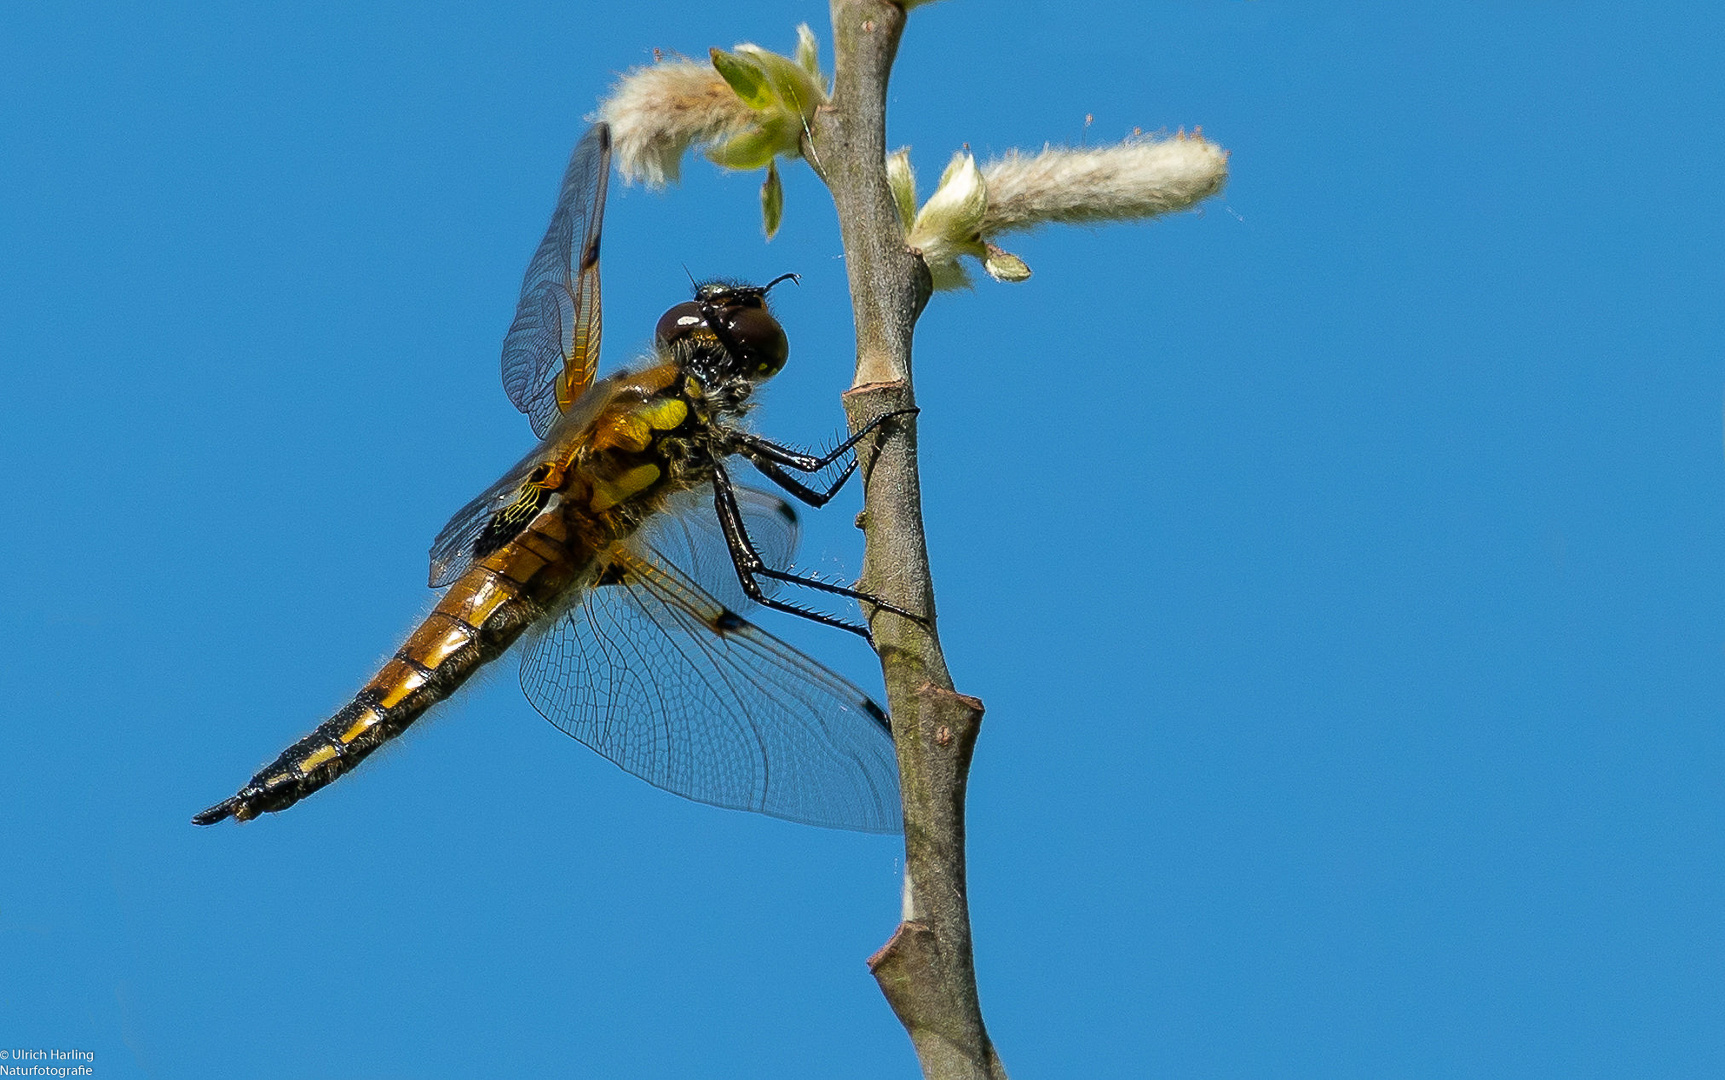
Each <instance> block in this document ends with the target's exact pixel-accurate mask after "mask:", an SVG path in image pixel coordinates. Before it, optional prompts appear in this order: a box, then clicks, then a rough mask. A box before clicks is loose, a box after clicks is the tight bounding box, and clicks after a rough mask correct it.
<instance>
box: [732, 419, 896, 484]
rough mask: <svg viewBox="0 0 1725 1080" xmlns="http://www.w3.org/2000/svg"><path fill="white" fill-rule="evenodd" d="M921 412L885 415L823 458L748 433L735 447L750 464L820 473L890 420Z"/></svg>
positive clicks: (737, 437) (737, 436)
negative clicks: (764, 464) (763, 462)
mask: <svg viewBox="0 0 1725 1080" xmlns="http://www.w3.org/2000/svg"><path fill="white" fill-rule="evenodd" d="M921 411H922V410H921V409H895V410H894V411H892V412H889V413H883V414H881V415H880V416H877V417H875V418H874V419H873V420H870V421H869V422H868V423H867V424H865V425H864V426H863V429H862V430H861V431H859V432H857V433H856V434H855V435H852V436H851V437H850V438H848V439H846V440H845V441H844V442H842V443H839V444H838V445H837V446H835V447H833V448H832V449H831V450H829V451H827V452H826V453H825V454H822V455H820V456H819V457H817V456H815V455H814V454H805V453H803V452H802V451H800V450H792V449H791V448H790V447H788V446H780V445H779V444H778V443H776V442H773V441H772V440H771V439H763V438H761V437H760V436H759V435H756V434H754V433H752V432H748V431H739V432H736V433H735V434H734V435H733V438H734V439H735V444H736V446H737V453H739V454H742V455H743V456H744V457H746V458H748V459H749V460H750V461H753V462H754V463H755V464H756V465H759V464H760V463H761V462H762V461H763V460H765V461H770V462H772V463H773V464H775V465H784V466H787V467H789V468H792V469H795V470H797V471H798V472H806V473H813V472H820V471H821V470H822V469H824V468H826V467H827V466H828V465H831V464H832V463H833V462H835V461H837V460H838V459H839V458H841V457H843V456H844V455H845V454H846V453H848V452H849V451H850V449H851V448H852V447H854V446H855V445H856V444H857V443H859V442H862V441H863V440H864V439H866V438H868V436H869V435H870V433H872V432H873V431H874V430H875V429H876V428H878V427H880V426H881V425H882V424H884V423H886V422H887V421H888V420H891V419H892V418H893V417H895V416H910V415H913V414H915V413H919V412H921ZM763 471H764V470H763ZM846 475H847V476H848V475H849V474H848V473H847V474H846ZM842 482H843V481H841V483H842ZM834 490H837V488H836V487H835V489H834Z"/></svg>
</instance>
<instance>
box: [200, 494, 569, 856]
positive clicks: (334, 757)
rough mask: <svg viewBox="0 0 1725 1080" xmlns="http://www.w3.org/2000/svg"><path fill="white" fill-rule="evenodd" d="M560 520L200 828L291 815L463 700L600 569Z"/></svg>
mask: <svg viewBox="0 0 1725 1080" xmlns="http://www.w3.org/2000/svg"><path fill="white" fill-rule="evenodd" d="M593 562H594V556H593V554H592V551H591V548H590V547H588V545H586V544H585V543H583V542H581V541H580V540H578V539H575V540H572V539H571V538H570V537H569V535H568V532H567V529H566V527H565V526H564V523H563V521H562V518H561V516H560V515H558V514H555V513H547V514H542V515H541V516H540V517H539V519H538V520H536V521H535V522H533V524H532V525H530V526H529V527H528V528H527V529H525V530H523V531H522V532H521V533H520V534H519V535H518V536H517V537H516V538H515V539H514V540H512V541H510V542H509V543H508V544H505V545H504V546H503V547H502V548H500V549H499V550H497V551H495V552H493V553H491V554H490V555H488V556H487V557H486V558H484V559H483V560H481V561H479V562H477V563H475V564H474V565H473V566H472V567H471V568H470V569H469V570H468V571H467V573H465V574H463V575H462V576H461V577H460V578H459V579H458V580H457V581H456V582H455V583H454V584H453V585H451V586H450V587H449V591H448V592H446V593H444V594H443V596H442V597H441V598H440V599H439V600H438V602H437V606H436V607H435V608H433V609H432V611H431V614H429V615H427V616H426V618H425V621H424V622H422V623H420V624H419V626H418V627H417V628H416V629H415V630H414V631H413V633H412V634H410V635H409V636H408V639H407V641H406V642H405V643H404V644H403V645H402V646H401V648H400V649H399V650H397V651H396V654H395V655H394V656H393V657H391V658H390V659H389V660H388V661H386V662H385V663H384V665H383V667H382V668H380V669H379V670H378V672H377V674H376V675H374V676H373V677H372V679H371V681H370V682H368V683H366V684H365V687H364V688H363V689H361V690H360V691H359V693H358V694H356V695H354V698H353V700H352V701H351V702H349V703H348V704H347V705H346V706H345V707H343V708H342V709H341V711H339V712H337V713H336V714H335V715H334V716H332V717H331V718H330V719H328V720H326V721H324V722H323V723H322V724H320V725H318V728H317V730H315V731H313V732H312V733H311V734H310V735H307V736H306V737H305V738H303V739H301V740H300V741H299V742H297V743H294V744H293V745H292V746H290V747H288V748H287V750H285V751H283V752H282V754H281V756H279V757H278V758H276V760H275V761H273V762H271V763H270V764H269V765H267V766H265V767H264V768H263V769H261V770H259V771H258V773H257V775H256V776H253V777H252V779H251V782H250V783H248V784H247V785H246V786H245V787H244V788H241V789H240V791H239V793H238V794H236V795H234V796H233V797H232V798H230V799H227V800H224V801H223V802H220V803H218V804H216V805H215V806H212V807H210V808H209V809H208V810H205V811H204V812H203V813H201V814H199V815H197V816H196V817H194V818H193V819H192V820H193V821H194V822H195V823H197V824H199V825H213V824H215V823H216V822H218V821H221V820H222V819H223V818H227V817H233V818H235V819H237V820H239V821H249V820H250V819H252V818H255V817H257V816H258V815H259V814H262V813H266V812H274V811H278V810H285V809H287V808H288V807H290V806H292V805H293V804H294V803H296V802H299V801H300V800H301V799H303V798H305V797H306V796H307V795H310V794H311V793H312V792H314V791H317V790H318V789H319V788H322V787H324V786H325V785H327V784H329V783H331V782H332V781H334V780H335V779H336V778H338V777H340V776H342V775H343V774H344V773H347V772H349V771H351V770H352V769H353V768H354V767H355V766H357V765H358V764H359V763H360V762H361V761H363V760H365V758H366V757H368V756H369V755H370V754H371V752H372V751H374V750H376V749H377V748H378V747H379V746H382V745H383V744H384V743H386V742H388V741H389V740H390V739H393V738H395V737H396V736H397V735H400V734H401V733H402V732H403V731H406V730H407V728H408V727H409V725H411V724H412V723H413V722H414V721H415V720H417V719H419V718H420V716H422V715H424V713H425V711H426V710H427V709H429V708H431V707H432V706H433V705H435V704H437V703H438V702H440V701H442V700H443V699H445V698H447V697H448V696H449V695H450V694H453V693H454V692H455V691H456V690H457V689H458V688H459V687H460V686H461V685H462V684H463V683H465V682H466V681H467V680H468V678H469V677H471V676H472V674H473V673H474V672H475V671H477V670H478V669H479V668H480V666H481V665H483V664H485V663H487V662H489V661H491V660H495V659H496V658H497V657H499V656H501V655H502V654H503V653H504V652H506V651H508V649H509V647H510V646H511V645H513V644H514V643H515V641H516V640H517V639H518V638H519V637H520V636H521V635H522V633H523V632H524V631H526V629H527V628H528V627H529V626H531V625H533V623H534V622H536V621H537V620H538V619H540V618H541V617H543V616H544V614H545V613H546V612H547V610H548V609H550V608H551V607H552V606H553V605H554V604H556V603H557V602H558V601H559V600H567V596H566V594H567V593H568V592H569V590H570V589H571V588H572V587H573V586H574V585H575V584H576V583H577V582H579V581H580V580H581V579H582V578H583V577H584V576H586V575H587V574H588V573H589V572H590V570H591V568H592V565H593Z"/></svg>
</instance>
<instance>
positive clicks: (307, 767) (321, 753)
mask: <svg viewBox="0 0 1725 1080" xmlns="http://www.w3.org/2000/svg"><path fill="white" fill-rule="evenodd" d="M337 756H339V755H337V753H336V749H335V747H333V746H320V747H318V748H317V749H316V750H313V751H312V752H311V753H309V754H307V755H306V757H305V760H304V761H302V762H300V763H299V771H300V775H301V776H309V775H311V771H312V770H313V769H315V768H317V767H318V766H319V765H322V764H323V763H324V762H326V761H332V760H334V759H335V758H336V757H337Z"/></svg>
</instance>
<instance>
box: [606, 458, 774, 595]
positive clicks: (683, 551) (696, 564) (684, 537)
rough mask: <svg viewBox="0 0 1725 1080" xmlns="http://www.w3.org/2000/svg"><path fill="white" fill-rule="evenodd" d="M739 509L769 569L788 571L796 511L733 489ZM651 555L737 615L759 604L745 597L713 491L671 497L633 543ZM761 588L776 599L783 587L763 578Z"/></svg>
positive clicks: (703, 488)
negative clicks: (720, 521) (714, 501)
mask: <svg viewBox="0 0 1725 1080" xmlns="http://www.w3.org/2000/svg"><path fill="white" fill-rule="evenodd" d="M732 490H733V491H735V492H736V495H737V505H738V507H739V508H740V509H741V510H742V512H743V527H744V529H746V530H747V531H748V534H749V540H750V541H751V542H753V543H754V545H755V550H756V551H757V552H759V553H760V556H761V558H762V559H763V560H764V561H765V562H766V564H767V565H768V566H770V567H772V568H773V569H775V570H789V569H790V568H791V558H792V556H793V555H795V554H796V550H797V512H796V510H795V509H794V508H792V506H791V504H790V503H788V502H786V501H785V500H783V499H781V498H779V497H778V496H777V495H774V494H772V493H771V492H766V491H759V490H757V489H755V488H746V487H741V486H735V487H733V488H732ZM632 546H633V547H635V548H636V549H637V550H641V551H647V552H650V553H651V554H652V556H653V558H654V561H656V562H661V563H669V564H671V565H672V566H675V567H677V568H678V569H680V570H682V571H683V572H684V573H686V574H687V575H688V576H689V577H691V578H693V579H694V581H695V583H696V584H698V585H699V586H700V587H701V588H703V589H705V590H706V591H707V592H708V593H710V594H712V595H713V596H714V597H716V598H717V599H718V601H719V602H720V603H721V604H723V605H724V606H726V607H728V608H730V609H731V610H733V611H747V610H748V609H749V608H752V607H754V606H755V602H754V601H753V600H750V599H749V598H748V597H747V596H745V595H743V585H742V582H740V581H739V580H738V579H737V564H736V563H735V562H733V561H732V560H731V550H730V548H729V547H728V546H727V545H726V544H725V534H724V531H723V530H722V529H720V528H719V519H718V517H716V516H715V515H714V512H713V489H712V488H711V487H709V486H707V485H704V484H703V485H702V486H701V487H699V488H696V489H695V490H693V491H685V492H682V493H681V494H679V495H675V496H673V497H672V498H671V500H670V501H669V503H668V504H667V505H666V507H665V510H664V512H663V513H660V514H657V515H655V516H654V517H653V518H652V519H651V520H650V521H649V523H648V524H647V525H646V526H645V527H643V528H642V529H641V531H640V532H639V533H637V534H636V539H635V541H634V543H633V544H632ZM759 581H760V585H761V588H762V589H763V590H764V591H765V592H766V593H767V594H768V595H772V594H773V593H774V592H776V591H777V589H778V586H779V584H780V583H779V582H777V581H774V580H773V579H772V578H765V577H764V578H760V579H759Z"/></svg>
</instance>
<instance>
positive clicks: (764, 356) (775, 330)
mask: <svg viewBox="0 0 1725 1080" xmlns="http://www.w3.org/2000/svg"><path fill="white" fill-rule="evenodd" d="M724 318H725V329H726V330H727V331H729V332H730V338H731V341H732V342H734V343H735V344H736V345H737V347H739V348H740V349H741V350H742V352H743V355H742V356H740V357H738V359H739V360H741V361H742V362H743V370H742V374H743V375H745V376H746V377H748V378H751V379H765V378H767V377H768V376H771V375H776V374H778V372H779V369H780V368H782V367H784V366H785V360H786V359H787V358H788V357H789V356H790V355H791V343H790V341H789V339H787V338H786V337H785V328H784V327H782V326H780V325H779V320H777V319H775V318H773V317H772V316H771V315H769V314H767V310H766V308H764V307H760V306H758V305H755V306H746V307H730V308H726V309H725V315H724Z"/></svg>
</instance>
